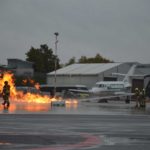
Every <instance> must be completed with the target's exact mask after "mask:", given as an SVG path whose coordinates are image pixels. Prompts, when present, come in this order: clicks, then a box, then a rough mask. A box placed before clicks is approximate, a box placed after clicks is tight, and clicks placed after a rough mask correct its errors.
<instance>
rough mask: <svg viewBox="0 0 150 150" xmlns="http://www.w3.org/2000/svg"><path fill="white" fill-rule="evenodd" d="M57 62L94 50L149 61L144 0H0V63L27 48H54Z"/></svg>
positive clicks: (148, 1)
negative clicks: (55, 33)
mask: <svg viewBox="0 0 150 150" xmlns="http://www.w3.org/2000/svg"><path fill="white" fill-rule="evenodd" d="M54 32H59V34H60V35H59V36H58V40H59V42H58V56H59V58H60V60H61V63H65V62H67V61H68V60H69V59H70V58H71V57H73V56H75V57H76V59H77V60H78V59H79V58H80V57H81V56H87V57H94V56H95V55H96V54H97V53H99V54H101V55H102V56H104V57H106V58H108V59H110V60H114V61H116V62H126V61H138V62H141V63H150V0H0V64H6V63H7V58H19V59H23V60H25V58H26V55H25V53H26V52H27V51H29V49H30V47H31V46H33V47H35V48H39V47H40V45H41V44H47V45H48V46H49V48H52V49H55V36H54Z"/></svg>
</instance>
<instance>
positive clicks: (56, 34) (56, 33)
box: [54, 32, 59, 96]
mask: <svg viewBox="0 0 150 150" xmlns="http://www.w3.org/2000/svg"><path fill="white" fill-rule="evenodd" d="M54 35H55V81H54V96H55V95H56V82H57V80H56V78H57V72H56V70H57V43H58V40H57V37H58V35H59V33H58V32H55V33H54Z"/></svg>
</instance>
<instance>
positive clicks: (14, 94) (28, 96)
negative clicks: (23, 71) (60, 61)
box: [0, 72, 77, 105]
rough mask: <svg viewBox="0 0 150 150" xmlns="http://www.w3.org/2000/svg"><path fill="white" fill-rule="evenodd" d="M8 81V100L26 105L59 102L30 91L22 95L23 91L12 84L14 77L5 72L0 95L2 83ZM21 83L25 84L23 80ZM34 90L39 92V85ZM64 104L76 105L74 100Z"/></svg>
mask: <svg viewBox="0 0 150 150" xmlns="http://www.w3.org/2000/svg"><path fill="white" fill-rule="evenodd" d="M5 81H8V83H9V85H10V100H11V101H14V102H26V103H51V102H52V101H57V100H59V101H60V100H61V98H57V99H56V98H50V97H49V96H47V95H41V94H38V93H37V94H35V93H31V92H30V91H29V92H27V93H24V92H23V91H19V90H17V89H16V87H15V83H14V75H13V73H11V72H5V73H4V74H3V76H2V78H0V93H1V92H2V90H3V86H4V82H5ZM23 83H24V84H25V83H27V80H26V79H25V80H23ZM30 83H32V84H34V83H35V82H34V81H33V80H30ZM34 87H35V88H36V89H38V90H39V87H40V85H39V84H38V83H36V84H35V85H34ZM66 104H75V105H76V104H77V101H76V100H73V101H70V100H66Z"/></svg>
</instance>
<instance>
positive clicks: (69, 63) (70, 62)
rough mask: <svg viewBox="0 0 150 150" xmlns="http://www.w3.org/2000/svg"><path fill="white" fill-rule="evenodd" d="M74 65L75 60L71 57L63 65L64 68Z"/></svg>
mask: <svg viewBox="0 0 150 150" xmlns="http://www.w3.org/2000/svg"><path fill="white" fill-rule="evenodd" d="M75 63H76V58H75V57H72V58H70V59H69V61H68V62H67V63H66V64H65V66H68V65H71V64H75Z"/></svg>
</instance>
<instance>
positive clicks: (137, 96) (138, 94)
mask: <svg viewBox="0 0 150 150" xmlns="http://www.w3.org/2000/svg"><path fill="white" fill-rule="evenodd" d="M135 97H136V105H135V107H139V106H140V90H139V89H138V88H135Z"/></svg>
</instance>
